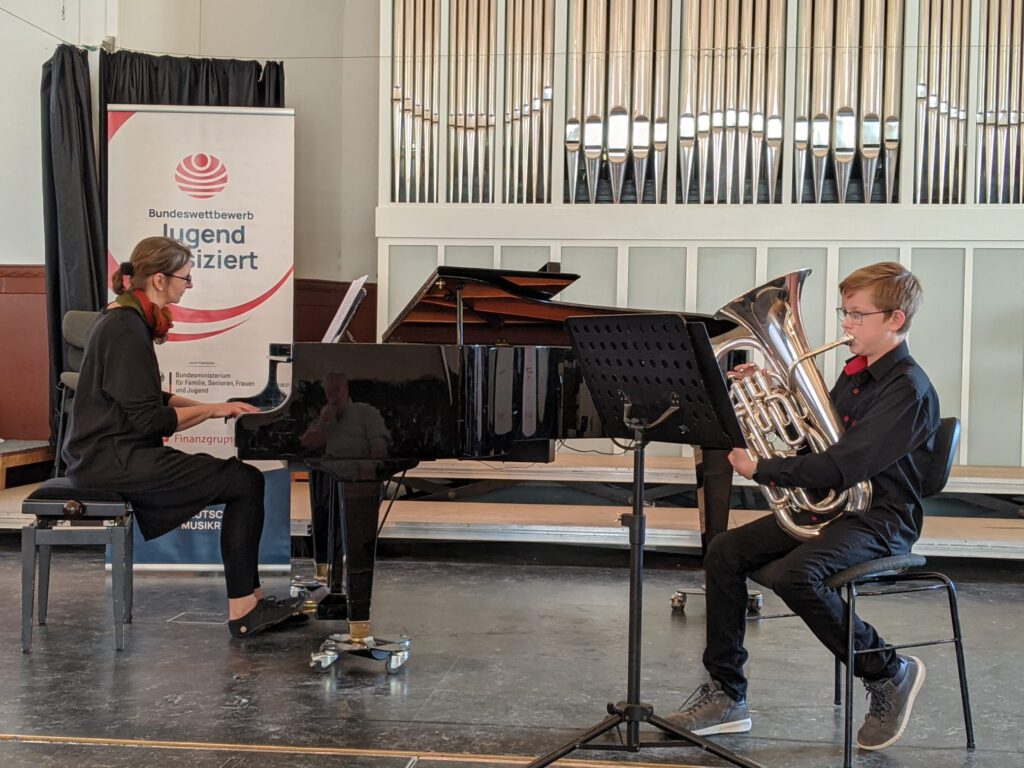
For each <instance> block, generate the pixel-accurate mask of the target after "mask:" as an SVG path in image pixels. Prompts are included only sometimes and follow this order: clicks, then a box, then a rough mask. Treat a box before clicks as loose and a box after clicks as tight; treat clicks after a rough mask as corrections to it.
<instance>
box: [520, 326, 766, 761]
mask: <svg viewBox="0 0 1024 768" xmlns="http://www.w3.org/2000/svg"><path fill="white" fill-rule="evenodd" d="M565 324H566V328H567V329H568V331H569V336H570V338H571V340H572V346H573V349H574V350H575V352H576V356H577V358H578V359H579V363H580V368H581V369H582V370H583V377H584V379H585V380H586V383H587V386H588V388H589V389H590V394H591V397H592V398H593V400H594V404H595V405H596V406H597V410H598V413H599V415H600V417H601V421H602V423H603V425H604V428H605V431H606V432H607V433H608V435H609V436H611V437H617V438H625V439H631V440H633V441H635V447H634V453H633V512H632V514H627V515H623V516H622V525H623V526H625V527H626V528H628V529H629V649H628V656H627V660H628V664H627V669H628V676H627V687H626V699H625V701H620V702H619V703H617V704H614V703H609V704H608V716H607V717H606V718H604V719H603V720H602V721H600V722H599V723H597V724H596V725H594V726H593V727H591V728H589V729H587V730H586V731H583V732H581V733H579V734H578V735H576V736H575V737H573V738H572V739H571V740H570V741H567V742H565V743H564V744H562V745H561V746H560V747H558V748H556V749H554V750H552V751H551V752H549V753H548V754H546V755H544V756H543V757H539V758H537V759H536V760H534V761H533V762H532V763H530V764H529V765H528V766H527V768H541V766H546V765H550V764H551V763H553V762H555V761H556V760H559V759H561V758H563V757H565V756H566V755H568V754H569V753H570V752H572V751H574V750H576V749H605V750H615V751H626V752H639V751H640V749H641V748H642V747H667V746H680V744H688V745H692V746H697V747H700V748H701V749H703V750H705V751H707V752H710V753H711V754H713V755H717V756H718V757H720V758H722V759H723V760H726V761H727V762H729V763H732V764H733V765H738V766H743V768H761V766H760V765H759V764H758V763H755V762H753V761H751V760H747V759H746V758H743V757H740V756H739V755H737V754H736V753H734V752H732V751H730V750H728V749H725V748H724V747H720V746H718V745H717V744H714V743H712V742H710V741H708V740H706V739H704V738H702V737H701V736H698V735H696V734H695V733H692V732H690V731H687V730H685V729H683V728H679V727H678V726H676V725H674V724H673V723H671V722H669V721H668V720H666V719H664V718H662V717H659V716H657V715H656V714H654V707H653V706H651V705H650V704H645V703H643V702H642V701H641V700H640V640H641V615H642V611H643V605H642V598H643V547H644V539H645V534H646V526H645V517H644V449H645V446H646V444H647V443H648V442H651V441H659V442H668V443H685V444H690V445H700V446H704V447H708V448H722V449H726V448H732V447H733V446H743V445H744V444H745V443H744V441H743V436H742V432H741V431H740V426H739V422H737V420H736V414H735V412H734V411H733V409H732V405H731V404H730V402H729V394H728V391H727V389H726V384H725V378H724V377H723V375H722V371H721V369H720V368H719V367H718V364H717V362H716V361H715V356H714V353H713V352H712V350H711V342H710V340H709V339H708V335H707V329H706V328H705V327H704V325H703V324H701V323H689V324H688V323H687V322H686V320H685V319H684V318H683V317H682V316H681V315H678V314H643V315H607V316H604V317H574V318H569V319H568V320H566V323H565ZM623 723H625V724H626V738H625V740H624V741H622V742H618V743H612V742H609V743H603V742H602V743H597V744H595V743H592V742H593V741H594V740H595V739H597V738H598V737H599V736H601V735H603V734H605V733H607V732H608V731H610V730H612V729H613V728H616V727H618V726H619V725H621V724H623ZM641 723H650V724H651V725H653V726H655V727H656V728H659V729H660V730H661V731H663V732H665V733H667V734H669V735H671V736H674V737H676V738H675V739H662V740H660V741H647V742H645V741H641V740H640V724H641Z"/></svg>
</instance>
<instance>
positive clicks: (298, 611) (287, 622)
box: [263, 595, 310, 632]
mask: <svg viewBox="0 0 1024 768" xmlns="http://www.w3.org/2000/svg"><path fill="white" fill-rule="evenodd" d="M263 599H264V601H266V602H272V603H277V604H278V605H281V604H283V603H288V604H290V605H292V606H294V608H293V610H294V611H295V613H293V614H292V615H291V616H289V617H288V618H287V619H284V620H283V621H279V622H278V623H277V624H275V625H274V626H272V627H268V629H269V630H270V631H272V632H276V631H277V630H279V629H295V628H296V627H304V626H306V625H307V624H309V622H310V616H309V614H308V613H306V612H305V611H303V610H302V606H303V605H305V602H306V600H305V598H302V597H289V598H287V599H285V600H281V599H280V598H277V597H274V596H273V595H268V596H267V597H264V598H263Z"/></svg>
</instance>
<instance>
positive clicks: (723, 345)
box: [714, 269, 871, 540]
mask: <svg viewBox="0 0 1024 768" xmlns="http://www.w3.org/2000/svg"><path fill="white" fill-rule="evenodd" d="M810 273H811V270H809V269H802V270H799V271H797V272H791V273H790V274H788V275H783V276H782V277H777V278H775V279H774V280H771V281H769V282H768V283H765V284H764V285H762V286H760V287H758V288H754V289H753V290H751V291H748V292H747V293H745V294H744V295H742V296H740V297H739V298H737V299H735V300H733V301H731V302H729V303H728V304H726V305H725V306H724V307H722V308H721V309H720V310H718V312H717V313H715V317H716V319H721V320H731V321H733V322H735V323H737V324H738V325H739V327H738V328H737V329H736V330H735V331H733V332H731V333H729V334H726V335H724V336H722V337H719V338H718V339H715V340H714V341H715V344H714V349H715V356H716V357H717V358H718V359H719V360H723V359H724V358H725V356H726V355H727V354H728V353H729V352H731V351H733V350H736V349H739V348H744V347H745V348H750V349H753V350H755V351H757V352H760V353H761V354H762V355H763V356H764V358H765V367H764V368H759V369H758V370H757V371H756V372H755V373H754V374H753V375H750V376H746V377H743V378H736V379H734V380H733V386H732V387H731V388H730V398H731V399H732V404H733V407H734V408H735V410H736V415H737V417H738V418H739V422H740V427H741V428H742V430H743V436H744V438H745V439H746V441H747V450H748V451H749V453H750V455H751V457H752V458H753V459H755V460H759V459H767V458H773V457H779V456H794V455H796V454H797V453H798V452H800V451H801V450H803V449H805V448H806V449H808V450H810V451H813V452H814V453H821V452H822V451H824V450H825V449H826V448H828V447H829V446H831V445H833V444H835V443H836V442H837V441H838V440H839V437H840V435H842V433H843V427H842V423H841V422H840V420H839V417H838V416H837V415H836V412H835V408H834V406H833V405H832V401H831V399H830V397H829V393H828V389H827V388H826V386H825V381H824V379H823V378H822V375H821V372H820V371H818V368H817V367H816V366H815V365H814V360H813V358H815V357H816V356H818V355H820V354H822V353H823V352H826V351H828V350H829V349H832V348H834V347H837V346H840V345H842V344H849V343H850V342H851V341H852V338H851V337H850V336H844V337H843V338H842V339H840V340H838V341H834V342H831V343H829V344H826V345H824V346H822V347H819V348H818V349H813V350H812V349H810V347H809V346H808V343H807V336H806V334H805V333H804V328H803V323H802V322H801V320H800V294H801V292H802V290H803V284H804V281H805V280H806V279H807V276H808V275H809V274H810ZM761 490H762V491H763V492H764V495H765V497H766V498H767V499H768V503H769V505H770V506H771V509H772V512H773V513H774V514H775V518H776V520H777V521H778V523H779V525H780V526H781V527H782V529H783V530H785V531H786V533H788V534H789V535H791V536H793V537H794V538H797V539H800V540H807V539H812V538H814V537H815V536H817V535H818V533H819V531H820V530H821V529H822V528H823V527H824V526H826V525H828V523H830V522H832V521H833V520H835V519H836V518H837V517H839V516H840V515H841V514H843V513H844V512H864V511H866V510H867V508H868V507H869V506H870V505H871V483H870V481H868V480H865V481H862V482H860V483H858V484H857V485H855V486H853V487H852V488H848V489H846V490H844V491H841V492H836V491H829V492H828V494H827V495H826V496H825V498H823V499H820V500H815V499H814V498H813V497H812V494H811V493H809V492H808V491H807V490H806V489H804V488H778V487H768V486H764V485H762V486H761ZM798 513H813V514H814V515H817V516H821V517H822V518H824V520H822V521H820V522H816V523H812V524H809V525H805V524H802V523H798V522H797V521H796V519H795V515H797V514H798Z"/></svg>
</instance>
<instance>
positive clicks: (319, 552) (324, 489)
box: [309, 470, 335, 586]
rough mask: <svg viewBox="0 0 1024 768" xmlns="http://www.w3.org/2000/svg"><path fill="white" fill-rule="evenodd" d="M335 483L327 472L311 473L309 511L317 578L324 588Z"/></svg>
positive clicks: (329, 559) (327, 566) (328, 557)
mask: <svg viewBox="0 0 1024 768" xmlns="http://www.w3.org/2000/svg"><path fill="white" fill-rule="evenodd" d="M334 491H335V482H334V480H333V479H332V478H331V476H330V475H328V474H327V473H325V472H320V471H319V470H311V471H310V473H309V509H310V516H311V518H312V520H311V522H312V526H311V527H312V534H313V562H314V563H315V565H316V578H317V581H319V582H320V583H321V584H323V585H324V586H326V585H327V579H328V571H329V570H330V568H329V563H330V561H331V558H330V555H329V553H330V548H329V547H328V546H327V534H328V531H329V529H330V525H331V522H330V521H331V514H332V513H331V504H332V500H333V498H334Z"/></svg>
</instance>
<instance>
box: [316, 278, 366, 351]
mask: <svg viewBox="0 0 1024 768" xmlns="http://www.w3.org/2000/svg"><path fill="white" fill-rule="evenodd" d="M368 277H369V275H363V276H362V277H360V278H358V279H356V280H353V281H352V284H351V285H350V286H349V287H348V291H347V292H346V293H345V297H344V298H343V299H342V300H341V303H340V304H339V305H338V311H337V312H335V313H334V318H333V319H332V320H331V324H330V325H329V326H327V332H326V333H325V334H324V337H323V339H322V341H323V343H325V344H330V343H332V342H335V341H337V340H338V339H339V337H340V336H341V335H342V334H343V333H344V332H345V330H346V329H347V328H348V325H349V323H350V322H352V318H353V316H355V313H356V309H358V308H359V304H360V303H361V302H362V300H363V297H364V296H366V291H365V290H364V289H363V285H364V284H365V283H366V280H367V278H368Z"/></svg>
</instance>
